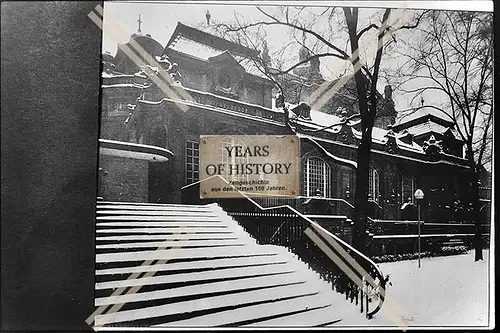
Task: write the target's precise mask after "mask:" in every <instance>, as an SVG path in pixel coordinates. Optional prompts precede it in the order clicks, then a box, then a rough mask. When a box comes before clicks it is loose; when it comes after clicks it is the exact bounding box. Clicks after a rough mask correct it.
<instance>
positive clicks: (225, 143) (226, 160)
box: [218, 136, 263, 181]
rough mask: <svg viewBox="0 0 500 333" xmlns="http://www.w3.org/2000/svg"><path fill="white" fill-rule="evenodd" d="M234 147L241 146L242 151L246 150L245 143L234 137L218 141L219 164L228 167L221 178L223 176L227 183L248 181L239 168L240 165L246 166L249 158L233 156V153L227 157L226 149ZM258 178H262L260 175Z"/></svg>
mask: <svg viewBox="0 0 500 333" xmlns="http://www.w3.org/2000/svg"><path fill="white" fill-rule="evenodd" d="M235 146H241V147H242V148H241V150H242V151H245V149H246V145H245V143H244V142H243V141H241V140H239V139H237V138H235V137H230V136H228V137H225V138H223V139H222V140H221V141H220V146H219V156H218V157H219V159H220V163H222V164H225V165H227V166H228V168H227V169H225V170H224V171H223V172H222V175H221V176H223V177H224V178H225V179H226V180H228V181H229V180H242V181H248V175H247V174H242V170H241V168H240V167H239V166H240V165H241V164H247V163H248V162H249V157H248V156H245V157H238V156H236V155H235V153H233V154H231V156H229V154H228V151H227V149H228V148H229V149H232V147H235ZM229 165H231V166H229ZM237 166H238V167H237ZM260 177H261V178H262V177H263V176H262V175H261V176H260Z"/></svg>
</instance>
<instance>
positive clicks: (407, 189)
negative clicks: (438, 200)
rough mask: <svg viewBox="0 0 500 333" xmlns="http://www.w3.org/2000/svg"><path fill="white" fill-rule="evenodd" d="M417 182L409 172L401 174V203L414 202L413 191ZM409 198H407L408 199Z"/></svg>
mask: <svg viewBox="0 0 500 333" xmlns="http://www.w3.org/2000/svg"><path fill="white" fill-rule="evenodd" d="M416 190H417V184H416V181H415V178H414V177H413V176H412V175H410V174H403V176H402V177H401V201H402V203H405V202H411V203H415V197H414V194H415V191H416ZM408 199H409V200H408Z"/></svg>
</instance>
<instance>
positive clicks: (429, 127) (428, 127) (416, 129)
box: [406, 120, 449, 136]
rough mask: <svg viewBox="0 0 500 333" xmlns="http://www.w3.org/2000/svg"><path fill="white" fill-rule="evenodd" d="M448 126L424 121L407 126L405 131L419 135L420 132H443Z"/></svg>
mask: <svg viewBox="0 0 500 333" xmlns="http://www.w3.org/2000/svg"><path fill="white" fill-rule="evenodd" d="M448 129H449V127H447V126H443V125H440V124H437V123H435V122H433V121H430V120H429V121H426V122H425V123H421V124H417V125H414V126H411V127H408V128H407V129H406V131H408V132H409V133H411V134H413V135H414V136H419V135H422V134H427V133H431V132H434V133H438V134H444V133H445V132H446V131H447V130H448Z"/></svg>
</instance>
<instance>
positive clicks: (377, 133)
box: [351, 127, 388, 145]
mask: <svg viewBox="0 0 500 333" xmlns="http://www.w3.org/2000/svg"><path fill="white" fill-rule="evenodd" d="M351 130H352V134H353V135H354V137H355V138H356V139H361V131H358V130H357V129H355V128H351ZM387 132H388V131H387V130H385V129H382V128H378V127H373V129H372V141H373V142H374V143H379V144H383V145H384V144H386V143H387V137H386V134H387Z"/></svg>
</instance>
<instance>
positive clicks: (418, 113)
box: [394, 106, 453, 126]
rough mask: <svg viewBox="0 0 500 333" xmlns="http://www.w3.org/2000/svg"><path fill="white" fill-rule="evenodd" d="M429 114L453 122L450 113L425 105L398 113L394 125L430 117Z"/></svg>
mask: <svg viewBox="0 0 500 333" xmlns="http://www.w3.org/2000/svg"><path fill="white" fill-rule="evenodd" d="M429 116H430V117H434V118H438V119H440V120H441V121H444V122H446V123H448V124H450V125H451V124H453V121H452V119H451V117H450V116H449V115H448V114H446V113H444V112H442V111H439V110H437V109H435V108H432V107H429V106H423V107H419V108H416V109H413V110H410V111H406V112H400V113H398V116H397V118H396V123H395V125H394V126H401V125H403V124H407V123H409V122H411V121H413V120H416V119H419V118H429Z"/></svg>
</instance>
